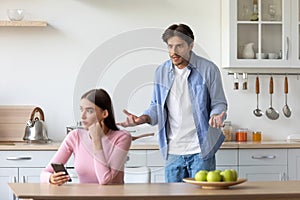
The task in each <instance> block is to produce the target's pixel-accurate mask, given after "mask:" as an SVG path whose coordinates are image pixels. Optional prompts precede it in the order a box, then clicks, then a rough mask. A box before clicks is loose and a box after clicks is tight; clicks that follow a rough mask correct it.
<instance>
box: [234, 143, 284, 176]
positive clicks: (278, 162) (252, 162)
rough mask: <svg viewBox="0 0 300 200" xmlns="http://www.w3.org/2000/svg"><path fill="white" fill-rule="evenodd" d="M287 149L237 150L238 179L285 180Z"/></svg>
mask: <svg viewBox="0 0 300 200" xmlns="http://www.w3.org/2000/svg"><path fill="white" fill-rule="evenodd" d="M287 157H288V155H287V149H239V170H238V171H239V177H241V178H247V179H248V180H249V181H273V180H287V179H288V177H287V175H288V171H287Z"/></svg>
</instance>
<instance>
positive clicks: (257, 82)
mask: <svg viewBox="0 0 300 200" xmlns="http://www.w3.org/2000/svg"><path fill="white" fill-rule="evenodd" d="M255 93H256V109H255V110H253V113H254V115H255V116H256V117H261V116H262V115H263V113H262V111H261V110H260V109H259V108H258V104H259V103H258V102H259V101H258V99H259V97H258V94H259V78H258V76H256V81H255Z"/></svg>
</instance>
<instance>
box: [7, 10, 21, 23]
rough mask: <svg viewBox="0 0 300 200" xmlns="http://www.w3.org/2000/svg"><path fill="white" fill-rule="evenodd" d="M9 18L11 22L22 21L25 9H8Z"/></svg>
mask: <svg viewBox="0 0 300 200" xmlns="http://www.w3.org/2000/svg"><path fill="white" fill-rule="evenodd" d="M7 16H8V18H9V19H10V20H11V21H21V20H22V19H23V18H24V10H23V9H8V10H7Z"/></svg>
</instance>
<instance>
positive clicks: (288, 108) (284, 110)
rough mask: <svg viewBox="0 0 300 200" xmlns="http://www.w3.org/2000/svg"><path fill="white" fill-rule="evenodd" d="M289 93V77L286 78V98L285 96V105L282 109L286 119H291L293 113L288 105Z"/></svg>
mask: <svg viewBox="0 0 300 200" xmlns="http://www.w3.org/2000/svg"><path fill="white" fill-rule="evenodd" d="M288 92H289V86H288V78H287V76H285V78H284V96H285V105H284V106H283V108H282V112H283V114H284V116H286V117H290V116H291V114H292V111H291V109H290V107H289V106H288V105H287V94H288Z"/></svg>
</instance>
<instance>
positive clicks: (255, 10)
mask: <svg viewBox="0 0 300 200" xmlns="http://www.w3.org/2000/svg"><path fill="white" fill-rule="evenodd" d="M250 20H251V21H258V5H257V0H253V12H252V14H251V17H250Z"/></svg>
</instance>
